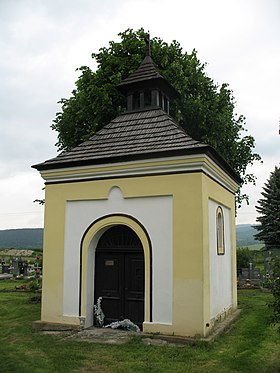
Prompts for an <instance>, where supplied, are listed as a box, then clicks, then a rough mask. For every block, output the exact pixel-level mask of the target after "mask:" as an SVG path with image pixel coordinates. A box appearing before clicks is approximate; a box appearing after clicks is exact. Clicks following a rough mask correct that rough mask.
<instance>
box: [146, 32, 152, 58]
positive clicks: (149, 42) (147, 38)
mask: <svg viewBox="0 0 280 373" xmlns="http://www.w3.org/2000/svg"><path fill="white" fill-rule="evenodd" d="M145 43H146V56H151V40H150V33H149V32H148V33H147V34H146V35H145Z"/></svg>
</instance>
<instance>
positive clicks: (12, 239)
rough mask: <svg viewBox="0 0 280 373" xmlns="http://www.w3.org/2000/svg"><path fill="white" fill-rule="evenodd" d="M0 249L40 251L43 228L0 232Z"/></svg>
mask: <svg viewBox="0 0 280 373" xmlns="http://www.w3.org/2000/svg"><path fill="white" fill-rule="evenodd" d="M0 248H1V249H10V248H14V249H42V248H43V228H24V229H6V230H0Z"/></svg>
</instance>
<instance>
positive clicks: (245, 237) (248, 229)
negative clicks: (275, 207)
mask: <svg viewBox="0 0 280 373" xmlns="http://www.w3.org/2000/svg"><path fill="white" fill-rule="evenodd" d="M256 233H257V230H256V229H255V228H254V227H253V225H251V224H238V225H237V226H236V246H237V247H242V246H243V247H244V246H250V245H255V244H261V243H262V242H261V241H258V240H256V239H255V237H254V235H255V234H256Z"/></svg>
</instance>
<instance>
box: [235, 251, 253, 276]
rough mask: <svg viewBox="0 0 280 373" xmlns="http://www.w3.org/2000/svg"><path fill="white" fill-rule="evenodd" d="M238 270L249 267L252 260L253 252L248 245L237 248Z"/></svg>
mask: <svg viewBox="0 0 280 373" xmlns="http://www.w3.org/2000/svg"><path fill="white" fill-rule="evenodd" d="M236 260H237V270H239V269H241V268H248V267H249V263H250V262H251V261H252V257H251V253H250V250H249V249H248V247H244V248H243V247H242V248H241V247H240V248H237V250H236Z"/></svg>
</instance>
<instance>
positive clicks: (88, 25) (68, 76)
mask: <svg viewBox="0 0 280 373" xmlns="http://www.w3.org/2000/svg"><path fill="white" fill-rule="evenodd" d="M140 27H144V29H145V30H149V31H150V34H151V37H155V36H158V37H161V38H162V39H163V40H164V41H166V42H171V41H172V40H174V39H175V40H177V41H178V42H179V43H180V44H181V46H182V48H183V50H184V51H186V52H191V51H192V49H194V48H195V49H196V50H197V51H198V58H199V59H200V61H201V62H207V64H208V65H207V68H206V71H207V74H208V75H209V76H210V77H211V78H212V79H214V81H215V82H216V83H218V84H221V83H229V85H230V88H231V89H232V90H233V94H234V97H235V99H236V112H237V114H243V115H244V116H245V117H246V119H247V124H246V128H247V129H248V133H249V134H251V135H253V137H254V138H255V140H256V149H255V150H256V152H258V153H259V154H260V155H261V156H262V159H263V164H259V163H258V164H255V165H254V166H253V167H252V168H251V170H250V171H251V172H253V173H254V174H255V175H256V176H257V177H258V180H257V184H256V186H247V187H245V188H244V189H243V191H244V192H245V193H248V194H249V196H250V206H246V204H244V205H243V207H242V208H241V209H239V211H238V217H237V223H239V224H240V223H254V222H255V218H256V212H255V204H256V201H257V200H258V199H259V198H260V197H261V195H260V192H261V189H262V187H263V184H264V182H265V181H266V180H267V179H268V177H269V175H270V172H271V171H273V169H274V167H275V166H276V165H277V166H279V160H280V136H279V134H278V130H279V119H280V73H279V71H280V43H279V41H280V40H279V39H280V1H279V0H232V1H231V0H211V1H208V0H192V1H189V0H181V1H180V0H173V1H170V0H169V1H167V0H138V1H137V0H119V1H117V0H115V1H114V0H102V1H100V0H98V1H97V0H79V1H76V0H0V52H1V58H0V83H1V84H0V131H1V132H0V135H1V136H0V142H1V143H0V229H9V228H25V227H30V228H31V227H43V207H42V206H39V205H37V204H34V203H33V200H34V199H36V198H43V191H42V188H43V180H42V179H41V177H40V174H39V173H38V172H37V171H36V170H33V169H31V168H30V166H31V165H32V164H36V163H39V162H42V161H44V160H46V159H48V158H51V157H54V156H55V155H56V154H57V149H56V147H55V143H56V133H55V132H53V131H52V130H51V129H50V125H51V123H52V120H53V119H54V118H55V114H56V112H58V111H59V110H60V106H59V104H57V102H58V101H59V99H60V98H62V97H66V98H68V97H69V96H70V95H71V91H72V89H73V88H74V83H75V81H76V80H77V78H78V72H76V71H75V70H76V68H78V67H80V66H82V65H87V66H90V67H91V68H92V69H95V66H96V65H95V63H94V61H93V60H92V59H91V53H92V52H97V51H98V50H99V48H101V47H104V46H108V42H109V41H110V40H116V41H117V40H118V36H117V35H118V33H119V32H121V31H124V30H126V29H127V28H132V29H134V30H137V29H139V28H140Z"/></svg>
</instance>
